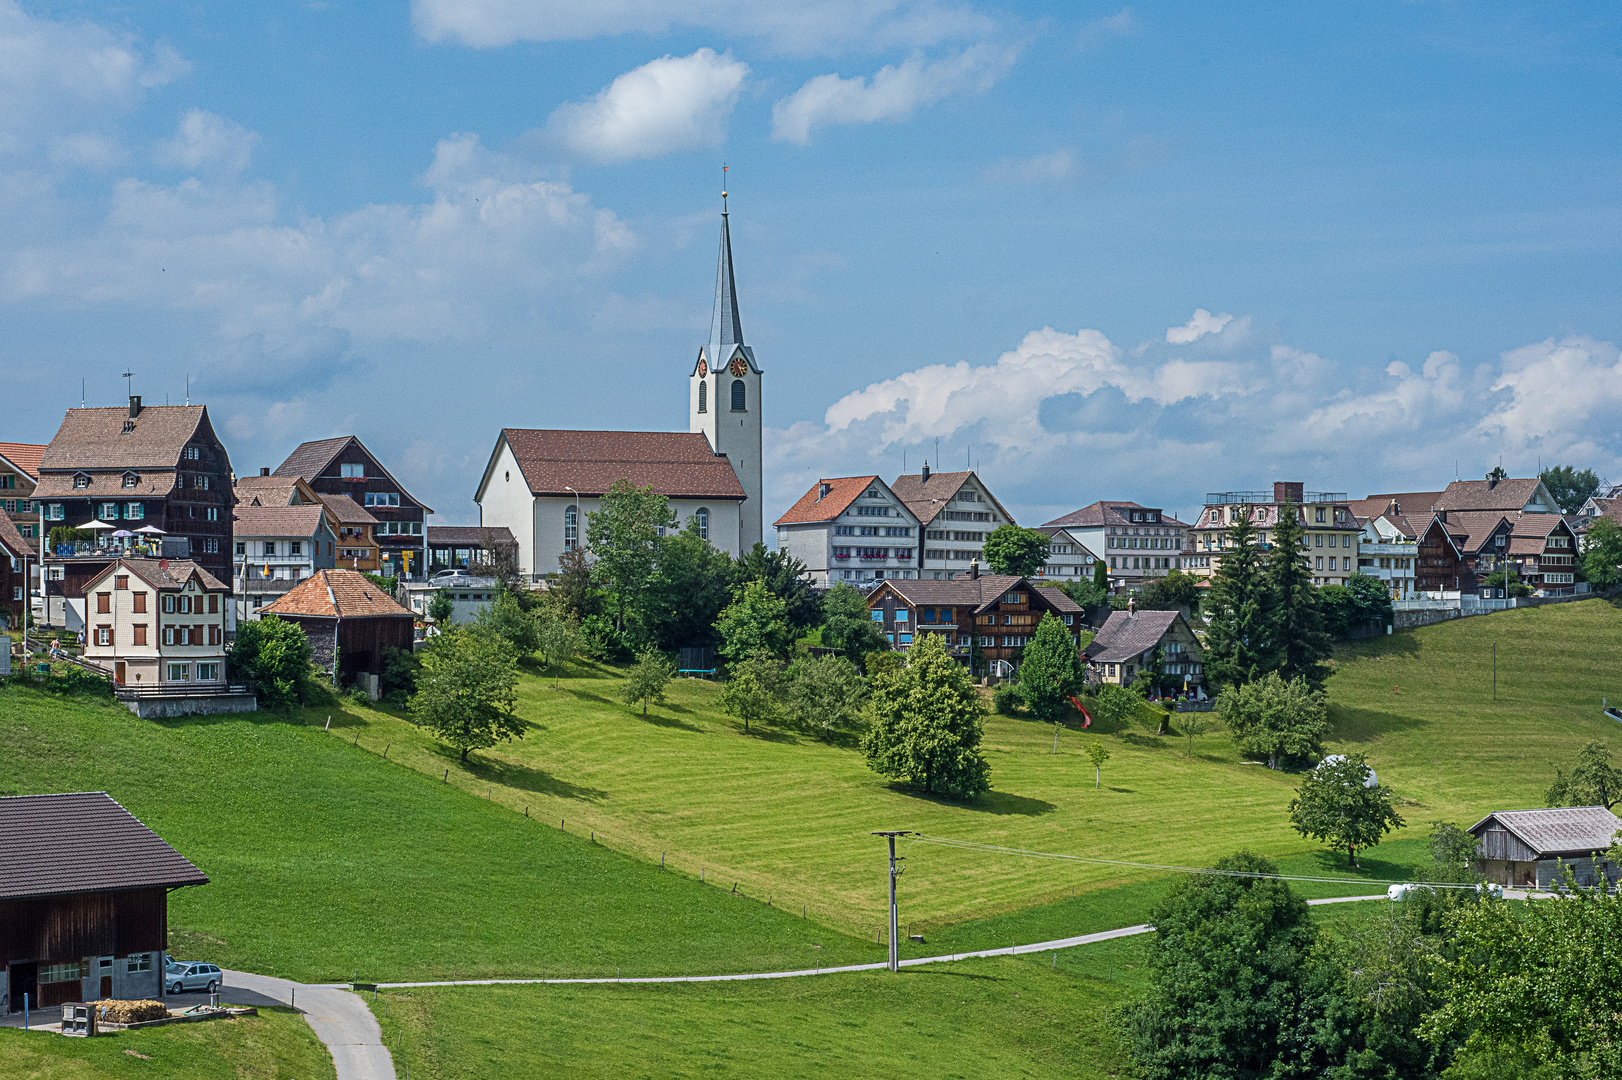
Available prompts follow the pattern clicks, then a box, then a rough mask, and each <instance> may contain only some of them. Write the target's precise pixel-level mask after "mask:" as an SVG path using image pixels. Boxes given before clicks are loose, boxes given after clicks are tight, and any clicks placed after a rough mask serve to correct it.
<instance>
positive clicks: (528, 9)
mask: <svg viewBox="0 0 1622 1080" xmlns="http://www.w3.org/2000/svg"><path fill="white" fill-rule="evenodd" d="M411 19H412V25H413V26H414V27H415V29H416V32H417V35H418V36H419V37H421V38H422V39H423V40H425V41H428V42H432V43H444V42H454V43H456V44H459V45H465V46H470V47H472V48H476V49H489V48H499V47H501V46H505V45H511V44H513V43H514V42H518V41H580V40H586V39H589V38H595V37H602V36H606V35H612V34H630V33H640V34H664V33H667V32H669V31H671V30H673V29H677V28H691V29H698V30H709V31H714V32H718V33H723V34H726V35H727V36H729V37H738V36H743V37H758V38H763V39H765V41H766V42H767V43H768V44H769V45H770V46H771V47H772V48H774V49H777V50H779V51H782V52H788V53H795V54H799V55H827V54H829V53H833V52H839V51H843V50H846V49H864V50H865V49H889V48H898V47H899V48H917V47H920V46H925V45H935V44H938V43H940V42H942V41H949V40H963V39H971V38H978V37H984V36H985V35H986V34H988V33H990V32H991V29H992V21H991V19H990V18H988V17H987V16H985V15H982V14H980V13H978V12H976V11H974V10H973V9H971V8H970V7H969V6H968V5H967V4H964V3H953V2H950V0H946V2H940V0H637V2H635V3H631V2H627V0H615V2H612V3H586V4H582V3H569V2H566V0H414V2H413V3H412V5H411Z"/></svg>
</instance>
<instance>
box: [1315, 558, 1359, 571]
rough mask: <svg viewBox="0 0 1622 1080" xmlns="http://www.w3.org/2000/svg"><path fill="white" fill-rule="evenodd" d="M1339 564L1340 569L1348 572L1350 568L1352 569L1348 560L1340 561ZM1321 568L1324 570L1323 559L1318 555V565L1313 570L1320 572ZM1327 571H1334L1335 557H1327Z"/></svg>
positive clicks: (1350, 561)
mask: <svg viewBox="0 0 1622 1080" xmlns="http://www.w3.org/2000/svg"><path fill="white" fill-rule="evenodd" d="M1341 563H1342V564H1343V565H1342V566H1341V569H1343V570H1348V571H1349V570H1351V568H1352V560H1351V559H1350V558H1345V559H1342V560H1341ZM1323 568H1324V557H1323V556H1322V555H1319V556H1318V565H1317V566H1315V567H1314V568H1313V569H1315V570H1322V569H1323ZM1329 569H1331V570H1333V569H1335V557H1334V556H1333V555H1331V556H1329Z"/></svg>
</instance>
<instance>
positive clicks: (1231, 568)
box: [1205, 505, 1273, 686]
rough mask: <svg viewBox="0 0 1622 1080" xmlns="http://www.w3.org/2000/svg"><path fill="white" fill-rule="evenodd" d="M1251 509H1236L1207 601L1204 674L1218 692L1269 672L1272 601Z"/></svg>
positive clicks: (1271, 663)
mask: <svg viewBox="0 0 1622 1080" xmlns="http://www.w3.org/2000/svg"><path fill="white" fill-rule="evenodd" d="M1250 512H1251V511H1250V507H1249V506H1247V505H1241V506H1240V507H1238V510H1237V514H1238V516H1237V517H1236V518H1235V519H1234V522H1233V524H1232V525H1231V526H1229V528H1228V535H1227V538H1226V540H1225V543H1226V545H1227V546H1225V547H1223V548H1222V553H1221V560H1220V562H1219V563H1218V564H1217V570H1216V573H1215V574H1214V575H1212V577H1211V586H1210V592H1209V594H1208V595H1207V597H1206V604H1205V608H1206V616H1207V618H1208V619H1209V620H1210V624H1211V626H1210V629H1209V630H1208V631H1206V635H1205V673H1206V675H1207V676H1208V677H1209V678H1210V679H1211V681H1212V682H1213V683H1215V684H1217V685H1220V686H1238V685H1242V684H1244V683H1248V682H1250V681H1251V680H1252V679H1259V678H1261V676H1263V675H1265V674H1266V673H1267V672H1268V671H1270V670H1272V666H1273V647H1272V641H1271V639H1270V638H1269V635H1268V629H1269V619H1270V618H1271V613H1272V597H1271V595H1270V593H1269V591H1268V587H1267V580H1266V576H1265V575H1264V574H1263V573H1262V550H1261V548H1260V547H1259V546H1258V545H1257V541H1256V526H1255V524H1254V523H1253V522H1252V521H1251V520H1250Z"/></svg>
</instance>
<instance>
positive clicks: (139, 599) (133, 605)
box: [130, 592, 146, 615]
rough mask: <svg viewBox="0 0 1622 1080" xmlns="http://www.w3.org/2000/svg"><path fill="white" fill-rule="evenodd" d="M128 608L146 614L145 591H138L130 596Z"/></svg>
mask: <svg viewBox="0 0 1622 1080" xmlns="http://www.w3.org/2000/svg"><path fill="white" fill-rule="evenodd" d="M130 610H131V611H133V612H135V614H137V615H145V614H146V593H144V592H138V593H135V594H133V595H132V596H131V597H130Z"/></svg>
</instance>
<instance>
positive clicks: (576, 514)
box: [563, 484, 580, 551]
mask: <svg viewBox="0 0 1622 1080" xmlns="http://www.w3.org/2000/svg"><path fill="white" fill-rule="evenodd" d="M563 490H564V491H574V488H572V487H570V486H569V485H568V484H564V485H563ZM574 546H575V547H576V548H577V547H579V546H580V492H578V491H574ZM569 550H570V551H573V550H574V548H570V549H569Z"/></svg>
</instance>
